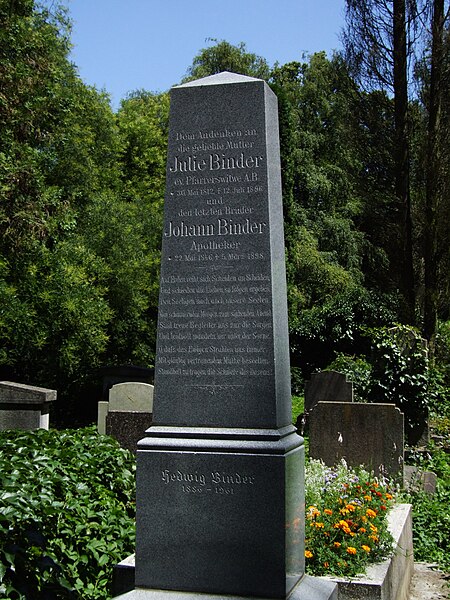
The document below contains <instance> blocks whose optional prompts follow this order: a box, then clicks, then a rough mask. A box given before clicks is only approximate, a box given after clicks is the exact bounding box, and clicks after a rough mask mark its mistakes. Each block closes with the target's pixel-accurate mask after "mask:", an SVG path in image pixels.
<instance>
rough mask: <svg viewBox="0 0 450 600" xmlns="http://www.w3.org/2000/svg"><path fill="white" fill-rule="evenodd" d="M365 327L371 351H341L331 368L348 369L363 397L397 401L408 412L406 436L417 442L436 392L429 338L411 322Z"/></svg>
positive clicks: (408, 439)
mask: <svg viewBox="0 0 450 600" xmlns="http://www.w3.org/2000/svg"><path fill="white" fill-rule="evenodd" d="M361 331H362V332H363V334H364V335H365V336H366V338H367V339H368V341H369V348H368V350H367V355H365V356H359V357H353V356H346V355H339V356H338V357H337V358H336V360H335V361H334V362H332V363H331V364H330V365H329V366H328V368H329V369H331V368H333V369H336V370H338V371H341V372H342V373H345V374H346V375H348V376H349V378H350V379H352V380H353V381H354V382H355V384H356V385H355V388H356V395H357V397H358V400H359V401H366V402H389V403H392V404H395V405H396V406H397V407H398V408H399V409H400V410H401V411H402V412H403V413H404V415H405V434H406V439H407V441H408V443H409V444H410V445H415V444H416V443H417V442H418V441H419V439H420V437H421V435H422V433H423V431H424V427H425V424H426V418H427V409H428V405H429V404H430V401H431V400H432V398H433V397H434V396H435V393H436V385H433V378H432V372H431V370H430V368H429V360H428V352H427V348H426V345H425V342H424V340H423V339H422V338H421V336H420V334H419V332H418V331H417V330H416V329H414V328H413V327H410V326H408V325H397V326H395V327H379V328H365V329H364V328H363V329H362V330H361Z"/></svg>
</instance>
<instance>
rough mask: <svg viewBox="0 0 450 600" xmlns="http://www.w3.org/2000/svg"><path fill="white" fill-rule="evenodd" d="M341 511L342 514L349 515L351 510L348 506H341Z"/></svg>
mask: <svg viewBox="0 0 450 600" xmlns="http://www.w3.org/2000/svg"><path fill="white" fill-rule="evenodd" d="M339 512H340V513H341V515H348V513H349V512H350V511H349V510H348V509H347V508H341V509H340V510H339Z"/></svg>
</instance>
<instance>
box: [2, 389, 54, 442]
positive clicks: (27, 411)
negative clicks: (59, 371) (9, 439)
mask: <svg viewBox="0 0 450 600" xmlns="http://www.w3.org/2000/svg"><path fill="white" fill-rule="evenodd" d="M56 395H57V393H56V390H50V389H47V388H40V387H36V386H32V385H25V384H22V383H15V382H12V381H0V430H1V431H6V430H8V429H24V430H33V429H48V427H49V407H50V402H54V401H55V400H56Z"/></svg>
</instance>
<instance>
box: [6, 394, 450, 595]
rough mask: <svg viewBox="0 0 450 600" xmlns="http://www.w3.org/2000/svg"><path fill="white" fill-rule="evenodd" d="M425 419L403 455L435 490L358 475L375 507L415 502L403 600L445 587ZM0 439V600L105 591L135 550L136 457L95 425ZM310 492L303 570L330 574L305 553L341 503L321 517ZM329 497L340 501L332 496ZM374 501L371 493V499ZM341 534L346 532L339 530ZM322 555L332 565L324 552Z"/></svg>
mask: <svg viewBox="0 0 450 600" xmlns="http://www.w3.org/2000/svg"><path fill="white" fill-rule="evenodd" d="M293 405H294V421H295V419H296V413H297V412H299V411H300V410H301V409H302V400H301V399H299V398H294V402H293ZM431 423H435V424H436V427H437V428H438V433H439V436H438V437H439V439H438V443H436V442H431V443H430V445H429V446H428V447H427V448H422V450H421V451H420V452H416V453H411V454H410V457H409V462H410V463H413V464H416V465H418V466H419V467H420V468H422V469H426V470H432V471H434V472H435V473H436V474H437V487H436V492H435V494H433V495H429V494H427V493H425V492H424V491H421V490H420V489H413V490H412V491H410V492H405V491H400V490H395V489H390V490H388V489H387V488H383V487H373V484H374V481H373V480H368V481H367V482H365V484H368V489H364V490H363V489H361V494H362V497H363V496H364V495H365V496H367V497H368V496H369V495H374V494H373V492H375V494H379V496H378V498H379V502H378V504H377V505H375V504H372V508H373V509H375V510H377V507H378V508H379V507H380V506H381V505H383V504H385V505H389V504H392V503H393V502H410V503H412V505H413V535H414V558H415V562H416V573H415V576H414V577H413V583H412V588H411V595H410V600H419V599H420V600H438V599H440V598H445V597H446V594H447V591H448V587H447V581H448V579H447V577H448V574H449V573H450V546H449V539H450V535H449V534H450V516H449V512H448V511H449V506H450V502H449V501H450V453H449V449H450V427H449V426H448V425H449V424H448V421H447V420H446V419H445V418H440V417H439V416H435V417H432V419H431ZM0 436H1V448H2V450H1V454H0V469H1V472H2V480H3V485H2V491H1V494H0V519H1V520H0V590H1V597H3V598H9V599H16V598H17V599H19V598H24V599H28V598H70V599H76V598H84V599H102V598H109V597H110V584H111V579H112V568H113V566H114V565H115V564H117V563H118V562H120V561H121V560H122V559H123V558H124V557H126V556H127V555H129V554H131V553H132V552H133V551H134V518H135V515H134V510H135V506H134V493H135V492H134V486H135V481H134V479H135V459H134V456H133V454H132V453H131V452H128V451H126V450H123V449H121V448H120V447H119V446H118V444H117V443H116V442H115V441H114V440H113V439H112V438H110V437H109V436H100V435H99V434H98V433H97V432H96V431H95V429H94V428H84V429H78V430H62V431H55V430H51V431H45V430H37V431H34V432H21V431H8V432H2V433H1V434H0ZM319 472H320V466H318V465H317V464H316V465H315V466H314V465H313V466H312V468H311V463H309V464H308V463H307V473H309V474H310V476H311V477H317V474H318V473H319ZM332 473H333V472H332V471H331V470H329V469H324V470H323V475H324V478H328V480H333V481H334V482H335V483H334V490H335V491H336V490H337V491H338V488H339V485H338V483H339V480H340V478H341V483H342V484H343V485H346V486H349V485H355V473H354V472H353V471H350V470H349V471H348V472H347V474H345V468H344V467H343V466H342V465H341V467H340V469H338V470H337V471H336V470H335V471H334V473H335V474H332ZM363 479H365V477H363ZM365 484H364V485H365ZM394 487H395V486H394ZM369 488H370V489H369ZM308 489H309V492H308ZM314 489H316V492H317V486H316V488H315V487H314V483H312V484H311V483H310V485H309V487H308V485H307V499H306V508H307V514H308V515H309V522H310V524H312V525H313V527H312V529H313V531H314V532H315V533H317V534H318V535H315V539H314V543H315V544H316V546H314V545H313V546H306V557H307V559H306V562H307V570H308V571H309V572H320V573H325V572H327V570H328V573H330V572H331V573H332V574H336V569H339V566H337V562H336V563H334V564H330V565H329V566H328V568H327V566H326V565H325V566H324V565H319V570H318V566H317V564H316V566H315V567H314V568H313V567H312V563H313V560H312V556H311V558H308V557H309V556H310V555H312V554H313V553H316V552H317V551H318V550H319V549H318V546H317V544H318V543H320V539H321V538H322V539H323V540H324V541H326V536H325V535H322V536H321V535H320V534H321V533H322V532H324V531H325V532H326V527H327V524H326V519H329V520H330V523H331V519H332V517H331V515H330V514H328V515H327V513H330V512H332V511H333V510H338V511H339V510H341V509H344V510H345V508H346V505H345V504H344V505H342V504H341V505H338V506H336V507H334V506H333V507H331V504H330V505H329V506H327V507H325V508H326V509H327V512H325V513H322V515H321V516H319V515H318V514H317V513H318V512H320V510H319V508H318V504H319V502H320V501H321V500H320V498H318V497H317V495H316V496H315V497H314ZM370 490H372V491H370ZM366 492H367V493H366ZM391 492H392V494H391ZM386 494H387V498H386ZM390 495H392V496H393V498H392V499H391V498H390ZM336 499H337V500H338V502H339V494H337V497H336V498H335V500H336ZM376 501H377V496H376V495H374V499H373V502H375V503H376ZM370 502H372V499H371V500H370ZM370 502H369V504H370ZM369 504H368V506H367V507H366V508H368V507H369ZM311 507H312V508H311ZM323 507H324V505H323ZM323 507H322V508H323ZM368 509H369V510H370V508H368ZM308 511H309V512H308ZM381 512H382V511H381ZM369 514H370V513H369ZM323 517H324V518H323ZM344 517H345V516H344ZM324 521H325V524H324V526H323V527H322V525H321V523H322V524H323V523H324ZM374 522H375V521H373V523H374ZM377 526H378V531H379V532H380V531H382V530H383V525H382V524H378V523H377V525H376V526H375V527H377ZM329 531H333V530H332V529H330V530H329ZM338 533H340V534H342V535H343V536H344V537H345V535H344V534H345V531H344V530H343V529H342V528H341V529H340V530H338ZM370 533H372V534H373V531H371V532H370ZM370 533H367V536H368V535H370ZM307 535H308V534H307ZM310 537H311V536H310ZM380 537H381V536H380ZM335 541H337V539H336V538H335ZM372 541H373V540H372ZM385 541H386V542H387V541H388V540H387V538H386V539H385ZM352 543H353V542H352ZM369 544H371V542H370V541H367V543H365V544H364V543H361V544H360V545H363V546H366V548H367V547H369ZM371 545H372V544H371ZM352 548H355V549H356V543H353V545H348V549H349V550H350V552H347V551H346V554H347V559H348V560H347V563H348V564H350V565H353V566H354V567H355V571H358V570H359V568H360V567H361V564H360V563H359V562H358V561H359V560H360V557H359V556H358V554H359V553H358V554H357V553H355V554H352V552H353V550H352ZM327 551H328V552H329V555H330V556H332V555H333V551H330V550H329V549H328V550H327V549H326V548H325V547H322V548H320V551H318V553H319V554H321V555H324V554H323V553H326V552H327ZM362 554H363V555H365V556H364V559H365V564H366V563H367V562H370V560H369V559H370V558H375V555H376V552H373V551H372V555H373V556H372V557H370V556H369V554H370V552H367V550H365V551H362ZM381 554H382V552H380V554H379V556H381ZM352 559H354V561H353V563H352V562H351V561H352ZM323 562H325V563H326V562H329V563H332V561H331V560H330V559H329V560H324V561H323ZM308 563H310V565H309V566H308ZM333 570H334V573H333ZM440 594H441V595H440Z"/></svg>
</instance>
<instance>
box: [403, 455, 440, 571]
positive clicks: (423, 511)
mask: <svg viewBox="0 0 450 600" xmlns="http://www.w3.org/2000/svg"><path fill="white" fill-rule="evenodd" d="M413 458H414V464H415V465H416V466H417V467H419V469H421V470H423V471H425V470H426V471H433V472H434V473H436V475H437V478H438V479H437V486H436V492H435V493H434V494H433V495H430V494H427V493H425V492H423V491H420V490H416V491H411V492H410V493H409V495H408V496H407V497H406V499H407V501H408V502H411V503H412V505H413V544H414V559H415V560H417V561H424V562H428V563H430V562H432V563H436V564H438V565H439V567H440V568H442V569H443V570H445V571H446V572H450V514H449V510H448V507H449V506H450V460H449V455H448V453H446V452H444V451H443V450H442V449H438V448H436V447H431V448H430V450H429V452H428V454H427V455H426V456H424V455H416V456H415V457H413Z"/></svg>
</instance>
